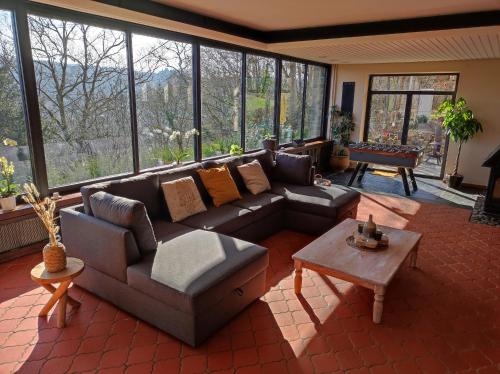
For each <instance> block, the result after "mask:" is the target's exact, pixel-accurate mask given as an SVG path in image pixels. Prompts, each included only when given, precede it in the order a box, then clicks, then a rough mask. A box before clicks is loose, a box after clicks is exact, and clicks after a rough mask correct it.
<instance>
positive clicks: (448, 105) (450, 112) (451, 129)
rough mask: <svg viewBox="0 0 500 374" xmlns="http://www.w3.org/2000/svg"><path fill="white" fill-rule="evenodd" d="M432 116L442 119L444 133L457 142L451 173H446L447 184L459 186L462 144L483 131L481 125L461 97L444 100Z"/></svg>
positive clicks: (461, 177)
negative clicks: (453, 99) (455, 99)
mask: <svg viewBox="0 0 500 374" xmlns="http://www.w3.org/2000/svg"><path fill="white" fill-rule="evenodd" d="M433 117H434V118H437V119H440V120H442V121H443V122H442V123H441V125H442V126H443V128H444V129H445V130H446V135H449V136H450V138H451V140H453V141H454V142H456V143H458V151H457V158H456V160H455V166H454V168H453V171H452V173H451V174H449V175H448V185H449V186H450V187H451V188H459V187H460V185H461V184H462V181H463V179H464V176H463V175H462V174H459V173H458V165H459V162H460V153H461V152H462V146H463V144H464V143H466V142H467V141H468V140H469V139H471V138H472V137H474V135H476V134H477V133H478V132H483V126H482V125H481V123H480V122H479V121H478V120H477V119H476V118H475V117H474V113H472V110H471V109H470V108H469V107H468V106H467V102H466V101H465V99H464V98H463V97H461V98H459V99H458V100H457V101H456V102H455V103H454V102H453V101H452V100H446V101H444V102H443V103H442V104H441V105H440V106H439V108H438V110H437V112H436V114H434V116H433Z"/></svg>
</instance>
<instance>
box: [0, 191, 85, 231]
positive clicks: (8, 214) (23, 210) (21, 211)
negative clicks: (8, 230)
mask: <svg viewBox="0 0 500 374" xmlns="http://www.w3.org/2000/svg"><path fill="white" fill-rule="evenodd" d="M81 202H82V195H81V194H80V192H77V193H72V194H68V195H64V196H62V197H61V199H59V200H57V201H56V207H57V209H61V208H64V207H67V206H71V205H76V204H80V203H81ZM35 215H36V214H35V211H34V210H33V208H32V207H31V205H29V204H18V205H17V207H16V209H14V210H9V211H6V210H2V209H0V225H2V224H7V223H10V222H14V221H19V220H21V219H27V218H31V217H35Z"/></svg>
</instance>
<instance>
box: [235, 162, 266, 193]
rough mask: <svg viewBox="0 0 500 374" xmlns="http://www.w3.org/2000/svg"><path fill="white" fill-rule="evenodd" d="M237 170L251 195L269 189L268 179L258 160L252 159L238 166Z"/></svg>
mask: <svg viewBox="0 0 500 374" xmlns="http://www.w3.org/2000/svg"><path fill="white" fill-rule="evenodd" d="M238 171H239V172H240V174H241V177H242V178H243V181H244V182H245V186H246V188H247V189H248V191H250V192H251V193H252V194H253V195H257V194H259V193H261V192H264V191H268V190H270V189H271V184H270V183H269V179H268V178H267V176H266V173H265V172H264V169H262V166H261V165H260V162H259V160H253V161H252V162H249V163H247V164H243V165H240V166H238Z"/></svg>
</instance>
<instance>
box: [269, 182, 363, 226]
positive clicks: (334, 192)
mask: <svg viewBox="0 0 500 374" xmlns="http://www.w3.org/2000/svg"><path fill="white" fill-rule="evenodd" d="M271 192H272V193H275V194H277V195H281V196H284V197H285V198H286V200H287V205H288V207H289V208H291V209H294V210H297V211H300V212H304V213H311V214H316V215H321V216H325V217H330V218H333V219H335V218H337V217H338V216H341V215H343V213H344V212H346V211H348V210H350V209H352V208H353V207H354V206H356V205H357V204H358V203H359V200H360V193H359V192H357V191H354V190H353V189H351V188H349V187H344V186H338V185H332V186H328V187H325V186H298V185H293V184H286V183H273V185H272V188H271Z"/></svg>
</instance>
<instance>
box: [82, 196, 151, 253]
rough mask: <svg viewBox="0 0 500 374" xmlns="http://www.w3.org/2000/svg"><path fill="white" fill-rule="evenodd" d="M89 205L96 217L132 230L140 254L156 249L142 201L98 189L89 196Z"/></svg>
mask: <svg viewBox="0 0 500 374" xmlns="http://www.w3.org/2000/svg"><path fill="white" fill-rule="evenodd" d="M90 205H91V207H92V212H93V214H94V216H95V217H96V218H99V219H102V220H104V221H106V222H109V223H112V224H114V225H117V226H121V227H124V228H127V229H129V230H130V231H132V233H133V234H134V237H135V241H136V242H137V246H138V247H139V251H140V252H141V254H143V255H144V254H147V253H149V252H153V251H156V248H157V246H158V243H157V242H156V238H155V234H154V231H153V226H152V225H151V221H150V220H149V217H148V215H147V213H146V207H145V204H144V203H142V202H140V201H137V200H132V199H127V198H125V197H121V196H115V195H112V194H110V193H107V192H103V191H99V192H96V193H94V194H93V195H92V196H90ZM89 234H91V233H89Z"/></svg>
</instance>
